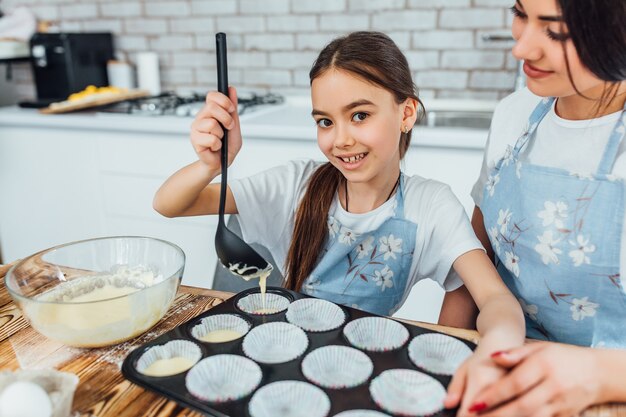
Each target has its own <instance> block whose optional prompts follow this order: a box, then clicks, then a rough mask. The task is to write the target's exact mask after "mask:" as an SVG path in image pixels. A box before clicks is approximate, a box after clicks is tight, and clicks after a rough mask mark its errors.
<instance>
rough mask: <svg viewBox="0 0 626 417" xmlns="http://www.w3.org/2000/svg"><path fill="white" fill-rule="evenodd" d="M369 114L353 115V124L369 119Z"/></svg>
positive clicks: (359, 113) (358, 113)
mask: <svg viewBox="0 0 626 417" xmlns="http://www.w3.org/2000/svg"><path fill="white" fill-rule="evenodd" d="M367 116H368V114H367V113H364V112H357V113H354V114H353V115H352V121H353V122H362V121H363V120H365V119H366V118H367Z"/></svg>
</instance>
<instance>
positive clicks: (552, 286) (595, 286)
mask: <svg viewBox="0 0 626 417" xmlns="http://www.w3.org/2000/svg"><path fill="white" fill-rule="evenodd" d="M553 102H554V99H553V98H552V99H549V98H548V99H544V100H542V102H541V103H539V105H538V106H537V107H536V108H535V110H534V111H533V113H532V114H531V116H530V119H529V124H528V126H529V127H528V129H527V131H526V133H525V134H523V135H522V136H521V137H520V138H519V139H518V140H517V142H516V144H515V147H514V148H511V147H510V146H509V147H508V149H507V151H506V153H505V155H504V157H503V158H502V159H501V160H500V161H499V162H498V164H497V165H496V167H495V168H494V170H493V171H492V172H491V173H490V176H489V179H488V180H487V183H486V186H485V190H484V195H483V200H482V205H481V210H482V212H483V216H484V223H485V228H486V230H487V233H488V235H489V240H490V241H491V246H492V247H493V249H494V251H495V253H496V266H497V268H498V272H499V273H500V275H501V276H502V278H503V279H504V281H505V282H506V284H507V286H508V287H509V289H510V290H511V291H512V292H513V293H514V295H515V296H516V297H517V298H518V299H519V301H520V304H521V306H522V309H523V310H524V313H525V316H526V330H527V336H528V337H530V338H533V339H542V340H552V341H558V342H563V343H570V344H576V345H581V346H606V347H622V348H623V347H626V329H625V328H624V326H625V325H626V294H625V291H624V286H623V283H622V281H621V278H620V248H621V244H622V242H621V235H622V229H623V224H622V223H623V218H624V183H623V181H622V180H620V179H617V178H614V177H613V176H612V175H611V169H612V167H613V164H614V162H615V159H616V157H617V153H618V148H619V145H620V143H621V141H622V140H623V138H624V135H625V128H624V124H625V119H626V111H624V112H622V116H621V117H620V119H619V121H618V122H617V124H616V126H615V128H614V129H613V132H612V133H611V137H610V138H609V141H608V144H607V147H606V150H605V151H604V155H603V157H602V160H601V162H600V165H599V166H598V170H597V172H595V173H574V172H567V171H566V170H563V169H557V168H552V167H544V166H538V165H533V164H529V163H527V162H525V161H521V160H520V152H521V151H522V149H524V148H525V147H526V145H527V144H528V143H529V142H530V141H531V140H532V138H533V135H534V133H535V131H536V129H537V125H538V124H539V123H540V122H541V120H542V119H543V117H544V116H545V115H546V114H547V113H548V111H549V110H550V108H551V106H552V103H553ZM564 151H565V152H567V151H568V150H564Z"/></svg>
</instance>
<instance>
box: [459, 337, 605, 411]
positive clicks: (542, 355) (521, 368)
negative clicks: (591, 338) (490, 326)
mask: <svg viewBox="0 0 626 417" xmlns="http://www.w3.org/2000/svg"><path fill="white" fill-rule="evenodd" d="M492 359H493V362H494V363H495V364H497V365H499V366H501V367H503V368H512V369H511V370H510V372H509V373H508V374H507V375H506V376H504V377H503V378H502V380H501V381H499V382H498V383H497V384H493V385H492V386H490V387H489V388H487V389H485V390H484V391H482V392H481V393H479V394H478V396H476V397H475V398H474V401H473V404H471V405H470V410H471V411H472V412H474V413H479V414H480V416H481V417H496V416H519V417H523V416H540V417H544V416H545V417H552V416H559V417H560V416H563V417H565V416H573V415H577V414H578V413H579V412H580V411H582V410H584V409H585V408H587V407H588V406H590V405H593V404H597V403H599V402H602V398H601V391H602V389H601V383H602V380H601V377H600V372H601V371H600V368H601V367H599V366H598V361H597V358H596V352H595V351H594V349H591V348H582V347H578V346H571V345H563V344H557V343H549V342H539V343H532V344H529V345H526V346H522V347H519V348H516V349H512V350H509V351H506V352H498V353H496V354H494V355H493V356H492Z"/></svg>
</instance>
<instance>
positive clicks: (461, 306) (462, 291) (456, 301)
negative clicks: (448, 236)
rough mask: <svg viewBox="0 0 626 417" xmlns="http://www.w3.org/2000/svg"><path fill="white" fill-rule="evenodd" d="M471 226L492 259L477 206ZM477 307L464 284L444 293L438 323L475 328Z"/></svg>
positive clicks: (492, 254)
mask: <svg viewBox="0 0 626 417" xmlns="http://www.w3.org/2000/svg"><path fill="white" fill-rule="evenodd" d="M472 228H473V229H474V233H475V234H476V237H478V240H480V243H482V244H483V247H484V248H485V250H486V251H487V256H488V257H489V259H491V260H493V259H494V252H493V249H492V247H491V242H489V237H488V236H487V231H486V230H485V224H484V222H483V213H482V212H481V211H480V209H479V208H478V207H474V213H473V214H472ZM477 313H478V309H477V307H476V303H475V302H474V300H473V299H472V296H471V294H470V293H469V291H468V290H467V288H466V287H465V286H463V287H461V288H459V289H457V290H454V291H450V292H448V293H446V295H445V296H444V298H443V305H442V306H441V312H440V313H439V321H438V323H439V324H441V325H443V326H451V327H461V328H464V329H474V328H476V315H477Z"/></svg>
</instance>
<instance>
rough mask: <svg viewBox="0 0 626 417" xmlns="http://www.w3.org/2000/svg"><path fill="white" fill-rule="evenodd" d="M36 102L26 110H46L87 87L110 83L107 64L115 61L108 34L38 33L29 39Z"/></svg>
mask: <svg viewBox="0 0 626 417" xmlns="http://www.w3.org/2000/svg"><path fill="white" fill-rule="evenodd" d="M30 51H31V66H32V70H33V76H34V80H35V87H36V91H37V101H36V102H30V103H20V104H21V105H22V106H23V107H46V106H47V105H49V104H50V103H52V102H56V101H62V100H65V99H66V98H67V97H68V96H69V95H70V94H72V93H75V92H78V91H81V90H83V89H84V88H85V87H87V86H88V85H94V86H96V87H103V86H106V85H108V84H109V81H108V77H107V62H108V61H109V60H110V59H113V52H114V48H113V36H112V35H111V33H109V32H97V33H96V32H94V33H36V34H34V35H33V36H32V37H31V39H30Z"/></svg>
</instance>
